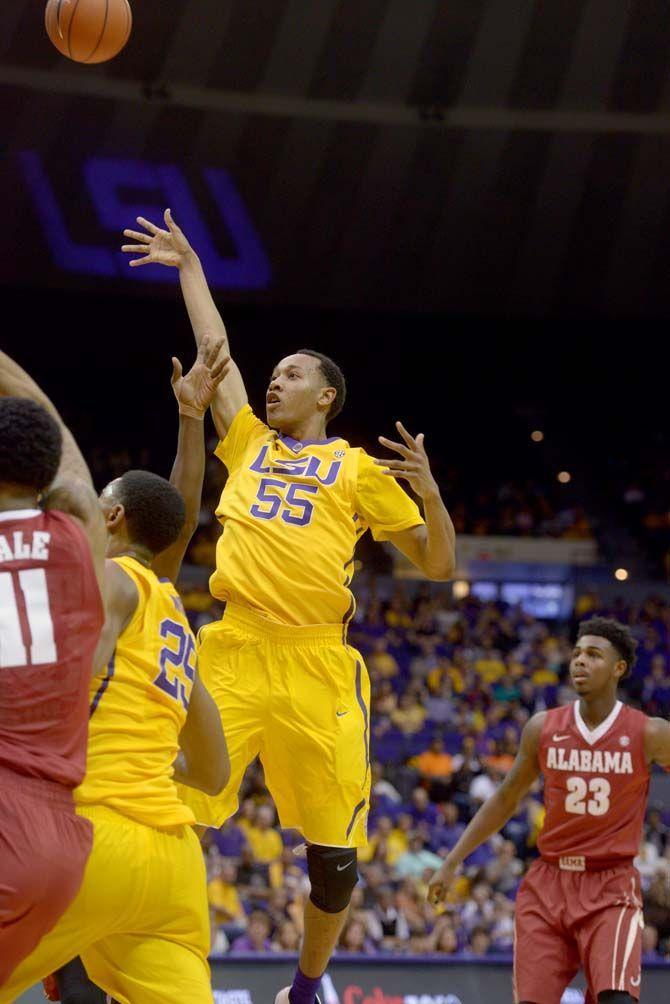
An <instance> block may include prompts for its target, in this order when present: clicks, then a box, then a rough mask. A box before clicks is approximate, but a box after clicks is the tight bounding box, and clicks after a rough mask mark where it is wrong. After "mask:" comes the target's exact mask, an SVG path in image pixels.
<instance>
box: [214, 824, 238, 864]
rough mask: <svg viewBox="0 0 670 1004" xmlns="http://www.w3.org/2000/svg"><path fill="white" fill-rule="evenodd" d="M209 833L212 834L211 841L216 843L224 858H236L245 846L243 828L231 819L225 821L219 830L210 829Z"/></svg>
mask: <svg viewBox="0 0 670 1004" xmlns="http://www.w3.org/2000/svg"><path fill="white" fill-rule="evenodd" d="M209 833H211V835H212V837H211V839H212V842H213V843H214V844H216V846H217V847H218V849H219V853H220V854H221V856H222V857H224V858H234V859H235V860H237V859H238V858H239V857H241V855H242V850H243V848H245V847H246V846H247V838H246V836H245V834H244V830H243V829H242V828H241V827H240V826H238V825H237V823H234V822H233V821H232V819H229V820H228V821H227V822H225V823H224V824H223V826H222V827H221V829H220V830H210V831H209Z"/></svg>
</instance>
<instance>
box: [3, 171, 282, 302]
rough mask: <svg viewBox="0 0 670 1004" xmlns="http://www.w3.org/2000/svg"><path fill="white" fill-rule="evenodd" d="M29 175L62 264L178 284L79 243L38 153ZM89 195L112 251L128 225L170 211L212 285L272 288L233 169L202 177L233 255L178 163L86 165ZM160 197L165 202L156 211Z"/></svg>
mask: <svg viewBox="0 0 670 1004" xmlns="http://www.w3.org/2000/svg"><path fill="white" fill-rule="evenodd" d="M19 160H20V163H21V168H22V172H23V177H24V179H25V182H26V184H27V186H28V189H29V192H30V195H31V196H32V200H33V205H34V207H35V210H36V212H37V215H38V217H39V219H40V221H41V223H42V227H43V230H44V234H45V236H46V239H47V242H48V244H49V247H50V249H51V253H52V256H53V259H54V261H55V263H56V265H57V266H58V267H59V268H61V269H64V270H65V271H68V272H76V273H79V274H80V275H97V276H108V277H114V278H116V277H118V276H119V275H121V276H123V277H124V278H126V279H129V280H132V281H139V282H147V281H148V282H161V283H164V282H174V281H175V278H176V274H175V270H174V269H171V268H164V267H163V266H160V265H146V266H144V267H143V268H138V269H131V268H129V267H128V259H127V256H126V255H124V254H123V253H122V252H120V251H115V250H111V248H110V247H107V246H103V247H100V246H98V245H92V244H81V243H78V242H77V241H75V240H73V238H72V237H71V236H70V233H69V231H68V225H67V220H66V214H65V213H64V211H63V207H62V206H61V205H60V204H59V202H58V198H57V196H56V192H55V190H54V187H53V185H52V183H51V180H50V178H49V176H48V174H47V172H46V170H45V167H44V164H43V163H42V160H41V158H40V156H39V154H37V153H35V152H33V151H24V152H22V153H21V154H19ZM82 173H83V176H84V181H85V184H86V188H87V190H88V194H89V196H90V198H91V201H92V203H93V206H94V208H95V211H96V214H97V217H98V222H99V223H100V226H101V227H103V228H104V229H106V230H109V231H111V232H113V237H111V239H110V242H109V243H110V245H113V244H114V243H116V242H117V240H118V243H119V244H120V237H121V234H122V232H123V230H124V228H126V227H131V228H132V227H133V226H135V225H136V224H135V218H136V217H137V216H145V217H147V218H148V219H150V220H154V221H156V222H157V223H161V222H162V220H163V210H164V208H165V206H171V207H173V208H174V215H175V217H176V219H177V220H178V221H179V224H180V225H181V226H182V227H183V229H184V231H185V233H187V234H188V237H189V240H190V241H191V242H192V244H193V246H194V247H195V248H197V249H198V255H199V257H200V260H201V261H202V264H203V268H204V269H205V272H206V273H207V277H208V279H209V282H210V283H211V285H212V286H216V287H219V288H221V289H266V288H267V287H268V286H269V285H270V280H271V269H270V263H269V261H268V258H267V255H266V254H265V251H264V249H263V246H262V244H261V241H260V238H259V236H258V233H257V232H256V229H255V227H254V225H253V223H252V221H251V218H250V216H249V213H248V212H247V209H246V207H245V205H244V203H243V202H242V199H241V198H240V195H239V193H238V191H237V189H236V188H235V185H234V183H233V180H232V178H231V177H230V175H229V173H228V172H227V171H224V170H221V169H216V168H204V169H203V172H202V173H203V176H204V179H205V182H206V184H207V187H208V188H209V191H210V193H211V195H212V198H213V200H214V202H215V204H216V207H217V209H218V212H219V214H220V217H221V220H222V222H223V225H224V226H225V228H226V233H227V236H228V238H229V239H230V241H231V242H232V244H233V246H234V248H235V252H236V253H235V255H234V256H231V257H222V256H221V255H220V254H219V252H218V251H217V249H216V246H215V243H214V241H213V240H212V236H211V232H210V230H209V228H208V226H207V224H206V222H205V220H204V218H203V216H202V214H201V212H200V210H199V208H198V205H197V203H196V201H195V198H194V196H193V193H192V191H191V189H190V187H189V184H188V182H187V180H186V178H185V176H184V173H183V171H182V170H181V168H180V167H178V166H177V165H176V164H149V163H146V162H145V161H142V160H125V159H118V158H115V157H90V158H89V159H88V160H86V161H85V162H84V164H83V167H82ZM124 190H132V191H133V192H142V191H146V193H147V196H146V200H142V201H140V202H135V203H133V202H131V201H130V200H128V201H125V200H124V198H123V194H122V193H123V191H124ZM156 192H160V193H161V194H162V195H163V196H164V199H163V200H162V205H156V204H155V199H156Z"/></svg>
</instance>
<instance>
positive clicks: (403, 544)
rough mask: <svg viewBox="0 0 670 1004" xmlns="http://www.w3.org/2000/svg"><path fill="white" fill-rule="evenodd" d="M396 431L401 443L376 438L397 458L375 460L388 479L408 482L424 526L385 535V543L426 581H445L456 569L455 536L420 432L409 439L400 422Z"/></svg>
mask: <svg viewBox="0 0 670 1004" xmlns="http://www.w3.org/2000/svg"><path fill="white" fill-rule="evenodd" d="M396 428H397V430H398V432H399V433H400V435H401V437H402V439H403V442H402V443H397V442H394V441H393V440H391V439H386V437H385V436H380V437H379V442H380V443H381V444H382V446H386V447H387V448H388V449H389V450H393V451H394V452H395V453H397V454H398V455H399V457H398V458H394V459H392V460H375V464H377V466H379V467H382V468H383V469H384V470H383V473H384V474H386V475H388V476H389V477H393V478H396V479H402V480H404V481H408V482H409V484H410V485H411V487H412V488H413V489H414V491H415V492H416V494H417V495H418V496H419V497H420V499H421V500H422V502H423V512H424V519H425V524H421V525H419V526H413V527H410V528H409V529H407V530H399V531H396V532H391V533H388V535H387V536H388V539H389V540H390V541H391V543H392V544H393V545H394V546H395V547H397V548H398V550H399V551H401V552H402V553H403V554H404V555H405V557H406V558H409V560H410V561H411V562H412V564H413V565H415V566H416V568H418V569H419V570H420V571H421V572H423V574H424V575H425V576H426V578H428V579H434V580H437V581H446V580H447V579H450V578H451V577H452V576H453V574H454V571H455V569H456V532H455V530H454V524H453V523H452V521H451V517H450V515H449V513H448V511H447V507H446V506H445V504H444V502H443V501H442V496H441V494H440V489H439V486H438V484H437V481H436V480H435V478H434V477H433V473H432V471H431V469H430V461H429V460H428V454H427V453H426V449H425V446H424V435H423V433H422V432H420V433H419V435H418V436H417V437H416V438H415V437H414V436H410V434H409V432H407V430H406V429H405V427H404V426H403V425H402V423H401V422H396Z"/></svg>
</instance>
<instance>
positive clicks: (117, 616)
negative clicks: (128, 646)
mask: <svg viewBox="0 0 670 1004" xmlns="http://www.w3.org/2000/svg"><path fill="white" fill-rule="evenodd" d="M139 599H140V596H139V593H138V591H137V586H136V585H135V583H134V582H133V580H132V579H131V578H130V576H129V575H127V574H126V573H125V572H124V570H123V569H122V568H121V566H120V565H118V564H117V562H116V561H113V560H112V559H111V558H108V559H107V561H106V562H105V623H104V625H103V628H102V632H101V634H100V638H99V640H98V646H97V648H96V650H95V655H94V657H93V675H94V676H97V675H98V674H99V673H101V672H102V671H103V670H104V669H106V667H107V666H108V665H109V660H110V659H111V658H112V656H113V655H114V649H115V648H116V643H117V641H118V640H119V636H120V635H121V634H122V633H123V632H124V631H125V629H126V628H127V626H128V624H129V623H130V620H131V618H132V616H133V614H134V613H135V611H136V610H137V604H138V603H139Z"/></svg>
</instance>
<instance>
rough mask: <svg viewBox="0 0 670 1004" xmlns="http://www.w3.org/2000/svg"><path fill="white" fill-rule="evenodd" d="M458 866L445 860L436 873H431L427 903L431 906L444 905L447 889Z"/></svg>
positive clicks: (454, 876) (447, 859)
mask: <svg viewBox="0 0 670 1004" xmlns="http://www.w3.org/2000/svg"><path fill="white" fill-rule="evenodd" d="M458 868H459V865H457V864H455V863H454V862H451V861H450V860H449V858H445V861H444V864H443V865H440V867H439V868H438V869H437V871H435V872H433V877H432V878H431V880H430V882H429V883H428V902H429V903H432V905H433V906H437V905H438V903H444V901H445V899H446V898H447V893H448V892H449V888H450V887H451V885H452V884H453V881H454V879H455V878H456V874H457V872H458Z"/></svg>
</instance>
